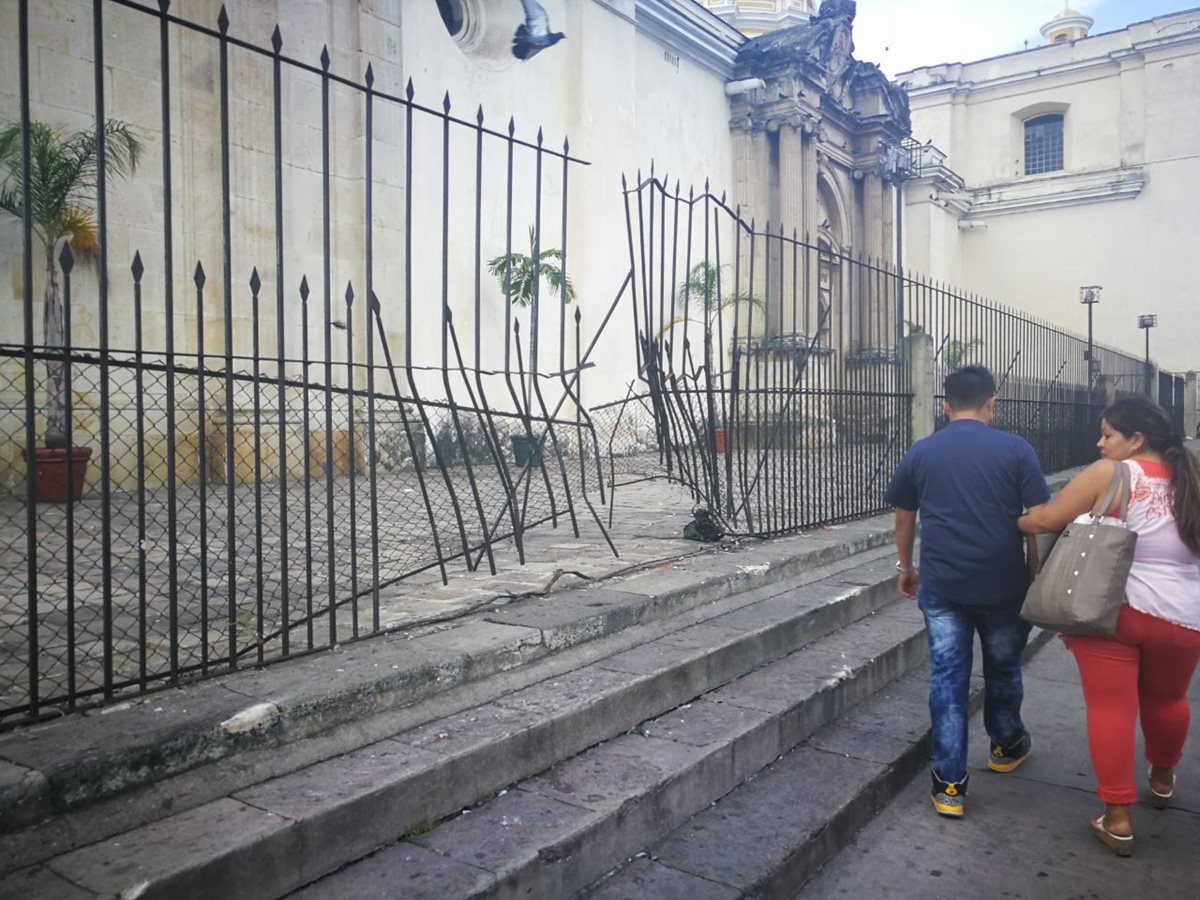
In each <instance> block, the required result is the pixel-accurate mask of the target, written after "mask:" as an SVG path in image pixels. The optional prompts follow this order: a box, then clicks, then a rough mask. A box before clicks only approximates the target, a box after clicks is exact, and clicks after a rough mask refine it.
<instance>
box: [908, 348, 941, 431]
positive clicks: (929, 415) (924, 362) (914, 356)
mask: <svg viewBox="0 0 1200 900" xmlns="http://www.w3.org/2000/svg"><path fill="white" fill-rule="evenodd" d="M904 342H905V348H904V355H905V360H906V361H907V363H908V371H907V374H908V389H909V392H910V393H911V394H912V411H911V419H910V429H911V435H910V436H911V438H912V441H913V442H914V443H915V442H916V441H919V440H920V439H921V438H924V437H929V435H931V434H933V430H934V426H935V419H934V404H935V402H936V401H935V397H936V395H937V385H936V384H934V374H933V335H931V334H912V335H909V336H908V337H906V338H905V339H904Z"/></svg>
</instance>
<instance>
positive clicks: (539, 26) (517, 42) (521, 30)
mask: <svg viewBox="0 0 1200 900" xmlns="http://www.w3.org/2000/svg"><path fill="white" fill-rule="evenodd" d="M521 6H523V7H524V8H525V21H524V22H523V23H522V24H520V25H518V26H517V32H516V34H514V35H513V45H512V52H513V56H515V57H516V58H517V59H532V58H533V57H534V56H535V55H537V54H538V53H540V52H541V51H543V50H545V49H546V48H547V47H553V46H554V45H555V44H557V43H558V42H559V41H561V40H562V39H563V38H565V37H566V35H565V34H563V33H562V32H561V31H551V30H550V17H549V16H547V15H546V10H545V8H544V7H543V6H542V4H540V3H538V2H537V0H521Z"/></svg>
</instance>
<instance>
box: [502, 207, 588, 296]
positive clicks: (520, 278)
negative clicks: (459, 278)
mask: <svg viewBox="0 0 1200 900" xmlns="http://www.w3.org/2000/svg"><path fill="white" fill-rule="evenodd" d="M562 258H563V254H562V251H561V250H559V249H557V248H555V247H550V248H548V249H546V250H538V248H537V235H536V233H535V231H534V228H533V226H532V225H530V226H529V255H528V256H527V255H526V254H524V253H515V252H514V253H511V254H508V255H501V256H497V257H496V258H495V259H493V260H491V261H490V262H489V263H488V264H487V267H488V271H489V272H491V273H492V274H493V275H494V276H496V280H497V281H499V282H500V290H501V291H503V292H504V295H505V296H506V297H507V296H510V294H511V296H512V302H513V303H515V304H516V305H517V306H522V307H527V306H530V305H531V304H532V303H533V297H534V293H535V292H536V291H537V284H538V279H539V278H541V279H544V280H545V282H546V286H547V287H549V288H550V293H551V294H559V293H561V294H562V298H563V303H570V302H571V301H572V300H574V299H575V287H574V285H572V284H571V279H569V278H568V277H567V276H566V274H564V272H563V270H562V268H561V266H560V265H559V263H561V262H562Z"/></svg>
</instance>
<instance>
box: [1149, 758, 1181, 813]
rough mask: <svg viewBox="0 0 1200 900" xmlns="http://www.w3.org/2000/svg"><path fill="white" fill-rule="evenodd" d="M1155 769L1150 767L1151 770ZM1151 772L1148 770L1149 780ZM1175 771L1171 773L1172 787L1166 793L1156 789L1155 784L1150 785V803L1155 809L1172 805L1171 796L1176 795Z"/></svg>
mask: <svg viewBox="0 0 1200 900" xmlns="http://www.w3.org/2000/svg"><path fill="white" fill-rule="evenodd" d="M1153 771H1154V767H1153V766H1151V767H1150V772H1153ZM1150 772H1147V774H1146V779H1147V780H1149V778H1150ZM1175 781H1176V779H1175V773H1174V772H1172V773H1171V789H1170V790H1169V791H1167V792H1166V793H1165V794H1160V793H1159V792H1158V791H1156V790H1155V789H1154V785H1150V805H1151V806H1153V807H1154V808H1155V809H1166V808H1167V807H1169V806H1170V805H1171V798H1172V797H1174V796H1175Z"/></svg>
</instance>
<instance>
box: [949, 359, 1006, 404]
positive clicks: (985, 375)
mask: <svg viewBox="0 0 1200 900" xmlns="http://www.w3.org/2000/svg"><path fill="white" fill-rule="evenodd" d="M995 396H996V379H995V378H993V377H992V373H991V372H989V371H988V370H987V369H985V368H984V367H983V366H963V368H961V369H959V370H958V371H957V372H951V373H950V374H949V375H947V376H946V402H947V403H949V404H950V408H951V409H952V410H954V411H955V412H958V411H959V410H964V409H981V408H982V407H983V405H984V404H985V403H987V402H988V401H989V400H991V399H992V398H993V397H995Z"/></svg>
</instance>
